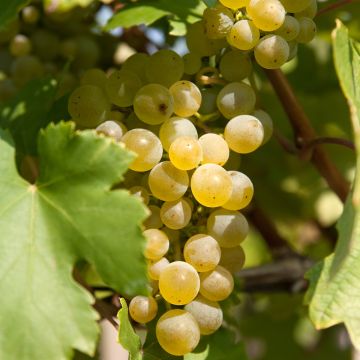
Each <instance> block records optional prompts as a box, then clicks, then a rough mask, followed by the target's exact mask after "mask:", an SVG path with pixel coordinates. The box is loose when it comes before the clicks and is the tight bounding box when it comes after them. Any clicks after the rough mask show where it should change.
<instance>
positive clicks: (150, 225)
mask: <svg viewBox="0 0 360 360" xmlns="http://www.w3.org/2000/svg"><path fill="white" fill-rule="evenodd" d="M148 209H149V210H150V215H149V216H148V217H147V219H146V220H145V221H144V226H145V229H160V228H161V227H162V226H163V225H164V224H163V222H162V220H161V217H160V208H159V207H158V206H156V205H149V206H148Z"/></svg>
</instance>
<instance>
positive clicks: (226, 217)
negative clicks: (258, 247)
mask: <svg viewBox="0 0 360 360" xmlns="http://www.w3.org/2000/svg"><path fill="white" fill-rule="evenodd" d="M206 227H207V230H208V233H209V235H210V236H212V237H213V238H214V239H215V240H217V241H218V243H219V244H220V246H221V247H224V248H232V247H235V246H238V245H240V243H241V242H242V241H244V240H245V238H246V236H247V235H248V232H249V224H248V222H247V220H246V218H245V216H244V215H242V214H241V213H239V212H238V211H232V210H226V209H218V210H215V211H213V212H212V213H211V214H210V216H209V218H208V220H207V224H206ZM210 300H211V299H210Z"/></svg>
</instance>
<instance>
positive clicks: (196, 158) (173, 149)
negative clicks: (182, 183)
mask: <svg viewBox="0 0 360 360" xmlns="http://www.w3.org/2000/svg"><path fill="white" fill-rule="evenodd" d="M169 158H170V161H171V163H172V164H173V165H174V166H175V167H176V168H178V169H180V170H191V169H195V168H196V167H197V166H198V165H199V164H200V161H201V160H202V148H201V145H200V143H199V140H197V139H194V138H192V137H190V136H181V137H178V138H177V139H175V140H174V141H173V142H172V144H171V145H170V149H169Z"/></svg>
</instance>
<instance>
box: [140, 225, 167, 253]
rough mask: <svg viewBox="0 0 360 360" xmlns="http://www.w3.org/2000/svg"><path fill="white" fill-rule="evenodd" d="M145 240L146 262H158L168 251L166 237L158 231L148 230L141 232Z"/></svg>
mask: <svg viewBox="0 0 360 360" xmlns="http://www.w3.org/2000/svg"><path fill="white" fill-rule="evenodd" d="M143 235H144V236H145V238H146V246H145V252H144V255H145V257H146V258H147V259H148V260H159V259H161V258H162V257H163V256H164V255H165V254H166V253H167V252H168V250H169V239H168V237H167V235H166V234H165V233H164V232H163V231H161V230H158V229H148V230H145V231H144V232H143Z"/></svg>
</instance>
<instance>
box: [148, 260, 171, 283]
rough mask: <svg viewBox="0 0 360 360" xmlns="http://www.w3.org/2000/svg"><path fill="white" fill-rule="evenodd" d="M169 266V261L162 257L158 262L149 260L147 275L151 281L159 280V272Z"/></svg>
mask: <svg viewBox="0 0 360 360" xmlns="http://www.w3.org/2000/svg"><path fill="white" fill-rule="evenodd" d="M168 265H169V260H168V259H167V258H165V257H162V258H161V259H159V260H149V262H148V275H149V278H150V279H152V280H159V278H160V274H161V272H162V271H163V270H164V269H165V268H166V266H168Z"/></svg>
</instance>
